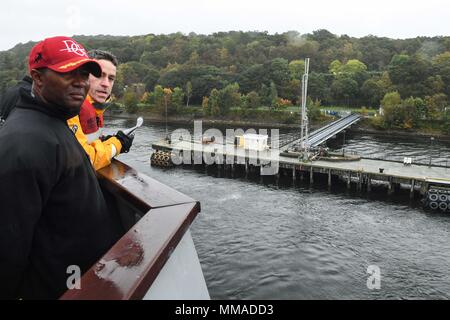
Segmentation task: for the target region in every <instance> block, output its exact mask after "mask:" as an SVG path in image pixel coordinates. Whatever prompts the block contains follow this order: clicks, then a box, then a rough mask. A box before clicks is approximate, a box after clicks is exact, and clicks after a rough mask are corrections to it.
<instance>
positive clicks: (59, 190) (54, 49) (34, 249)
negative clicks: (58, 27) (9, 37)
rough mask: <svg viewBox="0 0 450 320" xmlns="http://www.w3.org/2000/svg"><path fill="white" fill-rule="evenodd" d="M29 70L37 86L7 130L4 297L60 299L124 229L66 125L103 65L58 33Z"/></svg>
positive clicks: (0, 171)
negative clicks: (73, 275) (76, 273)
mask: <svg viewBox="0 0 450 320" xmlns="http://www.w3.org/2000/svg"><path fill="white" fill-rule="evenodd" d="M29 71H30V75H31V78H32V79H33V86H32V90H31V92H28V91H27V90H20V97H19V100H18V102H17V104H16V107H15V110H14V112H13V113H11V115H10V116H9V117H8V121H6V122H5V124H4V125H3V126H2V128H1V130H0V159H2V165H1V166H0V204H1V206H2V207H1V210H0V219H1V223H0V284H1V285H0V286H1V290H0V298H10V299H16V298H24V299H55V298H58V297H59V296H60V295H61V294H62V293H64V292H65V291H66V290H67V285H66V283H67V279H68V277H69V276H70V274H68V270H72V268H73V267H74V266H76V267H78V268H80V270H81V272H84V271H86V270H87V269H88V268H90V267H91V266H92V265H93V264H94V263H95V262H96V261H97V260H98V259H99V258H100V257H101V256H102V255H103V254H104V253H106V251H107V250H108V249H109V248H110V247H111V246H112V245H113V244H114V243H115V242H116V241H117V239H118V238H119V237H120V236H121V234H122V233H123V230H122V229H121V227H120V224H119V222H118V217H115V216H112V215H111V214H110V213H109V211H108V210H107V207H106V202H105V199H104V197H103V194H102V191H101V189H100V186H99V184H98V181H97V179H96V176H95V171H94V170H93V168H92V166H91V164H90V161H89V158H88V157H87V156H86V153H85V152H84V150H83V148H82V147H81V145H80V144H79V143H78V141H77V140H76V138H75V135H74V133H73V132H72V131H71V130H70V129H69V128H68V126H67V122H66V121H67V120H68V119H69V118H71V117H73V116H75V115H76V114H78V113H79V111H80V107H81V104H82V103H83V101H84V100H85V98H86V94H87V92H88V90H89V74H93V75H95V76H97V77H98V76H100V75H101V68H100V65H99V64H98V63H97V62H96V61H95V60H92V59H90V58H89V57H88V56H87V54H86V51H85V49H84V48H83V47H82V46H81V45H80V44H78V43H77V42H75V41H74V40H73V39H71V38H67V37H54V38H48V39H45V40H44V41H42V42H40V43H38V44H37V45H36V46H34V47H33V49H32V50H31V53H30V56H29ZM82 285H83V283H81V286H82Z"/></svg>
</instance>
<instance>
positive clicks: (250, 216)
mask: <svg viewBox="0 0 450 320" xmlns="http://www.w3.org/2000/svg"><path fill="white" fill-rule="evenodd" d="M132 125H134V124H133V123H132V122H131V121H127V120H109V121H107V127H108V128H109V129H108V130H107V132H114V131H116V130H117V129H119V128H125V127H130V126H132ZM173 129H175V127H170V128H169V130H173ZM164 132H165V128H164V126H160V125H153V124H151V125H144V127H142V128H140V129H139V131H138V132H137V134H136V138H135V142H134V144H133V147H132V150H131V151H130V153H128V154H125V155H120V156H119V159H120V160H122V161H125V162H127V163H129V164H130V165H132V166H134V167H135V168H136V169H138V170H140V171H142V172H144V173H146V174H148V175H149V176H151V177H153V178H155V179H157V180H159V181H161V182H162V183H165V184H167V185H169V186H171V187H173V188H175V189H177V190H179V191H181V192H183V193H185V194H187V195H189V196H191V197H192V198H194V199H197V200H199V201H200V202H201V205H202V212H201V213H200V214H199V215H198V217H197V219H196V220H195V221H194V223H193V225H192V227H191V231H192V236H193V239H194V242H195V245H196V248H197V252H198V255H199V258H200V262H201V264H202V269H203V273H204V276H205V279H206V283H207V286H208V289H209V292H210V295H211V298H213V299H367V298H369V299H372V298H376V299H405V298H406V299H410V298H419V299H448V298H450V215H448V214H440V213H431V212H425V211H423V209H422V208H421V206H420V204H419V203H418V201H413V202H410V201H409V199H408V196H407V194H405V195H400V196H395V197H391V198H388V197H387V196H386V195H385V194H384V193H382V192H380V193H373V194H370V195H368V194H366V193H362V194H359V193H357V192H356V191H350V192H347V191H346V190H345V189H344V188H342V187H340V186H333V187H332V188H331V190H327V188H326V184H321V183H320V181H319V183H317V184H315V185H314V186H313V187H310V186H309V185H308V184H307V183H306V182H305V183H302V182H299V181H298V182H297V183H296V185H292V181H290V180H289V179H287V178H286V179H281V181H280V183H279V184H278V185H277V184H276V182H275V181H274V179H271V178H265V179H263V181H260V179H259V178H258V177H250V178H249V179H246V178H245V177H244V176H243V175H239V174H238V175H237V177H235V178H231V177H229V176H228V177H217V173H216V172H214V171H212V172H211V171H209V172H205V169H204V168H201V167H199V168H195V169H194V168H182V167H176V168H173V169H159V168H152V167H151V166H150V155H151V153H152V152H153V150H152V149H151V143H152V142H155V141H157V140H159V139H160V138H162V137H163V136H164ZM339 139H340V137H338V138H337V139H336V140H339ZM330 145H331V146H334V147H335V148H342V142H341V144H339V141H334V142H331V143H330ZM344 147H345V148H346V150H350V149H351V150H354V151H358V152H360V153H363V154H377V156H382V155H383V152H385V151H384V150H387V151H389V152H390V153H391V155H392V154H394V153H395V154H396V156H398V157H400V158H401V157H402V156H403V154H402V152H405V153H406V154H405V156H411V155H415V156H417V157H421V159H422V160H424V161H426V160H427V159H428V158H427V157H429V154H430V152H429V149H430V147H432V148H433V149H432V151H431V152H432V156H433V159H441V162H443V161H445V159H447V158H448V157H450V145H449V144H448V143H444V142H439V141H437V140H435V141H433V145H432V146H431V145H430V141H429V138H427V139H426V140H425V141H422V140H420V139H419V140H414V141H412V140H404V139H403V140H401V139H400V140H395V141H393V140H392V139H389V138H380V137H374V136H370V135H362V134H359V135H358V134H351V135H350V134H347V139H346V141H345V146H344ZM394 151H395V152H394ZM442 159H443V160H442ZM449 163H450V162H449ZM449 178H450V171H449ZM369 265H377V266H379V268H380V270H381V288H380V289H379V290H369V289H368V288H367V285H366V282H367V278H368V277H369V274H368V273H367V267H368V266H369Z"/></svg>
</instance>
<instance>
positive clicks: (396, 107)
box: [381, 91, 404, 128]
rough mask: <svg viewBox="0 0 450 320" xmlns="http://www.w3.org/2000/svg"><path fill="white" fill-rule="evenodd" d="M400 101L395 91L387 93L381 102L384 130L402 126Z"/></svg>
mask: <svg viewBox="0 0 450 320" xmlns="http://www.w3.org/2000/svg"><path fill="white" fill-rule="evenodd" d="M401 103H402V99H401V97H400V94H399V93H398V92H397V91H394V92H388V93H386V94H385V95H384V98H383V100H381V106H382V107H383V120H384V126H385V127H386V128H392V127H400V126H401V125H402V124H403V121H404V118H403V116H404V115H403V112H402V110H400V106H401Z"/></svg>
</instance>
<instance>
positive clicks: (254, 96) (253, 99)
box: [246, 91, 261, 108]
mask: <svg viewBox="0 0 450 320" xmlns="http://www.w3.org/2000/svg"><path fill="white" fill-rule="evenodd" d="M246 102H247V103H246V104H247V107H249V108H258V107H259V106H260V105H261V99H260V98H259V95H258V93H256V92H255V91H251V92H249V93H248V94H247V96H246Z"/></svg>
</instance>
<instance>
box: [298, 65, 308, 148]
mask: <svg viewBox="0 0 450 320" xmlns="http://www.w3.org/2000/svg"><path fill="white" fill-rule="evenodd" d="M308 73H309V58H306V59H305V73H304V74H303V77H302V110H301V122H300V123H301V125H300V139H301V140H300V141H301V147H302V149H303V151H304V152H305V153H306V152H307V151H308V149H309V142H308V131H309V124H308V113H307V110H306V100H307V99H306V98H307V96H308Z"/></svg>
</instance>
